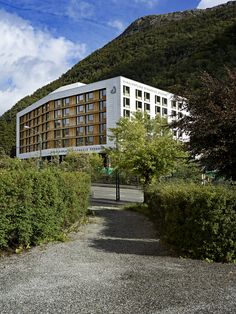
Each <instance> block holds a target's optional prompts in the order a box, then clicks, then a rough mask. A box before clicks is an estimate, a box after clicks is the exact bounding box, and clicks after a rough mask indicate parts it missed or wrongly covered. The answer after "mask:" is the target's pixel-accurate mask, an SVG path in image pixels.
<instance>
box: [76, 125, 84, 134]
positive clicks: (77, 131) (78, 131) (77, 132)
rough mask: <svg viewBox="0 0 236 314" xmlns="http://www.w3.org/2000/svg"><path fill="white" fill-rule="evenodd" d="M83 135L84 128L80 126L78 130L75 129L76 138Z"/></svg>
mask: <svg viewBox="0 0 236 314" xmlns="http://www.w3.org/2000/svg"><path fill="white" fill-rule="evenodd" d="M79 135H84V127H83V126H80V127H79V128H76V136H79Z"/></svg>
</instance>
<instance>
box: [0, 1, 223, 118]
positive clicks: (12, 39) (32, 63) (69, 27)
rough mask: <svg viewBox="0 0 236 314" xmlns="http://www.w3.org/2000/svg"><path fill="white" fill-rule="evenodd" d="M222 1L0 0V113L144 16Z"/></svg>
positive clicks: (199, 7)
mask: <svg viewBox="0 0 236 314" xmlns="http://www.w3.org/2000/svg"><path fill="white" fill-rule="evenodd" d="M226 2H227V0H201V1H200V0H129V1H127V0H57V1H55V0H0V115H2V114H3V113H4V112H5V111H7V110H8V109H10V108H11V107H12V106H13V105H14V104H15V103H16V102H17V101H19V100H20V99H22V98H23V97H25V96H27V95H30V94H32V93H33V92H34V91H35V90H37V89H38V88H40V87H42V86H44V85H46V84H47V83H49V82H51V81H53V80H55V79H57V78H58V77H60V76H61V75H62V74H63V73H65V72H66V71H67V70H69V68H71V67H72V66H73V65H74V64H76V63H77V62H79V61H80V60H82V59H83V58H85V57H86V56H88V55H89V54H90V53H91V52H93V51H95V50H96V49H99V48H101V47H103V46H104V45H105V44H107V43H108V42H109V41H111V40H113V39H114V38H115V37H117V36H118V35H119V34H121V33H122V32H123V31H124V30H125V28H126V27H127V26H128V25H129V24H130V23H132V22H133V21H134V20H136V19H137V18H139V17H141V16H145V15H149V14H163V13H169V12H175V11H184V10H189V9H196V8H198V9H205V8H209V7H213V6H216V5H219V4H221V3H226Z"/></svg>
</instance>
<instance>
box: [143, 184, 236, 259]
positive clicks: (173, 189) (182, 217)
mask: <svg viewBox="0 0 236 314" xmlns="http://www.w3.org/2000/svg"><path fill="white" fill-rule="evenodd" d="M147 203H148V206H149V208H150V211H151V214H152V217H153V218H154V219H155V220H156V221H157V222H158V225H159V227H160V233H161V237H162V238H163V239H164V240H165V241H166V242H167V243H169V244H171V245H172V246H174V247H175V248H176V249H177V250H179V251H181V252H183V253H184V254H186V255H188V256H191V257H194V258H203V259H205V258H208V259H210V260H214V261H222V262H231V261H235V260H236V190H235V188H233V187H232V188H227V187H223V186H216V187H215V186H201V185H197V184H188V185H187V184H178V185H177V184H176V185H174V184H173V185H171V184H168V185H161V186H160V187H151V188H150V189H149V191H148V192H147Z"/></svg>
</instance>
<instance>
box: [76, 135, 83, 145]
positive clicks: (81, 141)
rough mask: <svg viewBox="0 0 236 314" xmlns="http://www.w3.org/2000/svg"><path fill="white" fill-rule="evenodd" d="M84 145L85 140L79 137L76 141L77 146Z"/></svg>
mask: <svg viewBox="0 0 236 314" xmlns="http://www.w3.org/2000/svg"><path fill="white" fill-rule="evenodd" d="M83 145H84V138H83V137H79V138H77V139H76V146H83Z"/></svg>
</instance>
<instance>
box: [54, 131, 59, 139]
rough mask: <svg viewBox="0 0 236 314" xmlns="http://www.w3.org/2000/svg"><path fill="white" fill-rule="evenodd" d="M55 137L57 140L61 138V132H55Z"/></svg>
mask: <svg viewBox="0 0 236 314" xmlns="http://www.w3.org/2000/svg"><path fill="white" fill-rule="evenodd" d="M54 137H55V138H58V137H61V130H56V131H54Z"/></svg>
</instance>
